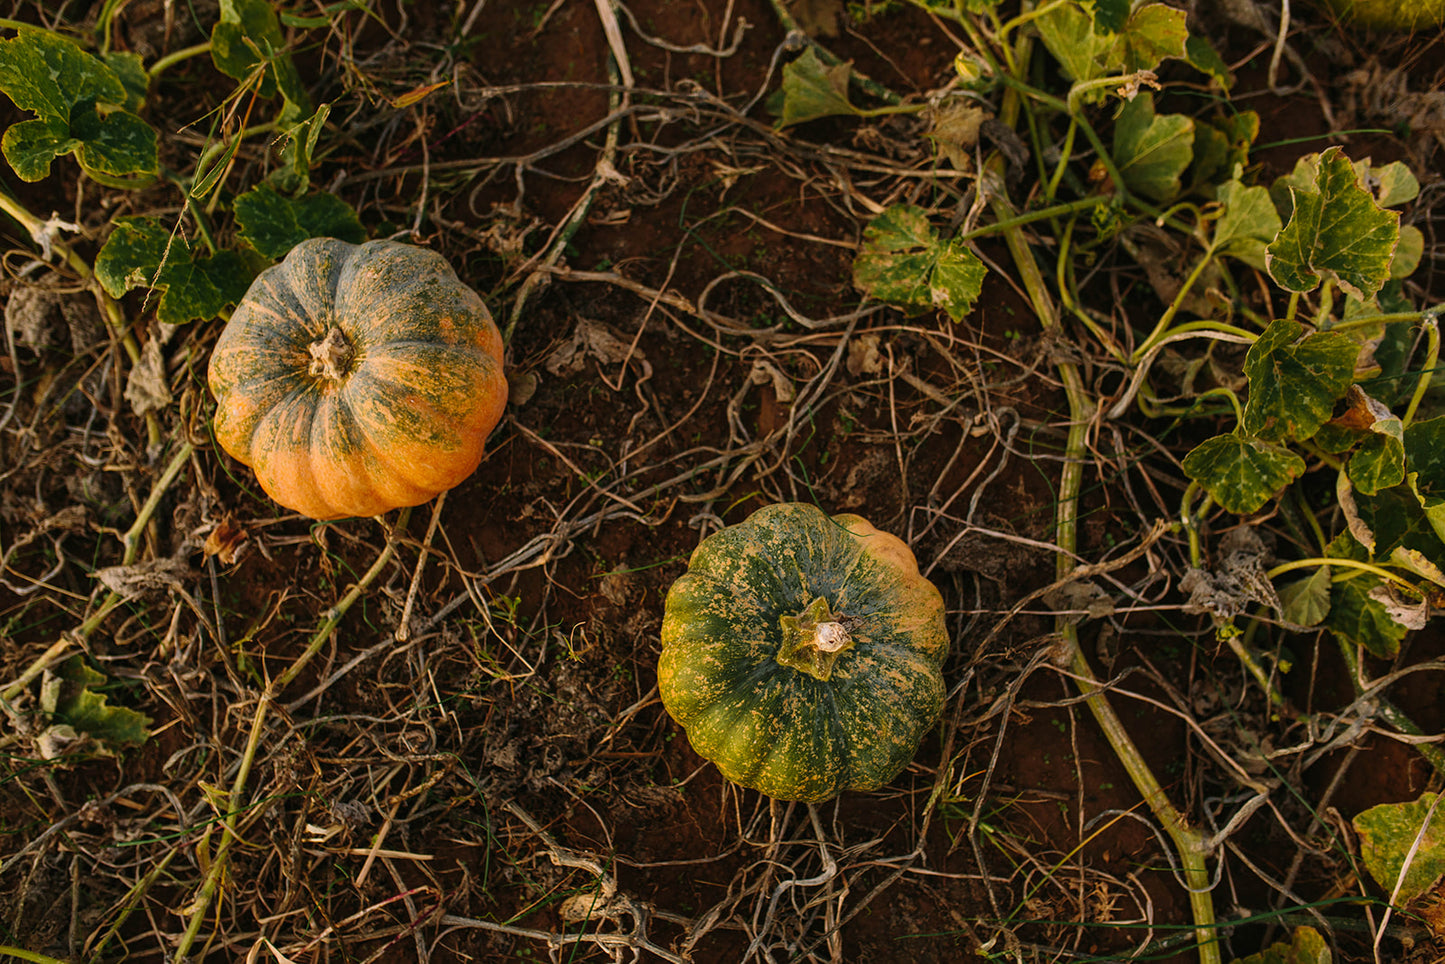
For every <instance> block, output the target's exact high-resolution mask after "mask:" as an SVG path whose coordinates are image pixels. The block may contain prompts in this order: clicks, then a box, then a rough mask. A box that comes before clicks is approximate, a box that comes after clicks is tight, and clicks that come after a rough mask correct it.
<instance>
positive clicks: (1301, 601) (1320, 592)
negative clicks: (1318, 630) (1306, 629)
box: [1279, 566, 1330, 626]
mask: <svg viewBox="0 0 1445 964" xmlns="http://www.w3.org/2000/svg"><path fill="white" fill-rule="evenodd" d="M1279 603H1280V611H1279V614H1280V615H1281V616H1283V617H1284V618H1285V619H1287V620H1289V621H1290V622H1292V623H1294V624H1295V625H1297V626H1318V625H1319V624H1320V623H1322V622H1324V619H1325V617H1326V616H1328V615H1329V614H1330V567H1329V566H1320V567H1319V568H1318V569H1316V570H1315V571H1314V572H1313V573H1311V574H1310V575H1308V576H1306V577H1304V578H1303V579H1297V580H1295V581H1294V582H1290V583H1286V584H1285V585H1283V586H1281V587H1280V588H1279Z"/></svg>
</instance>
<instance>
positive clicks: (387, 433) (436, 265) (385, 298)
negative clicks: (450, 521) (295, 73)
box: [209, 238, 507, 519]
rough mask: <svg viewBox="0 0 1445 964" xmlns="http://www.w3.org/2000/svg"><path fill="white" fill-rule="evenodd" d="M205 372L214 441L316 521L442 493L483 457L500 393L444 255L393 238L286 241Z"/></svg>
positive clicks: (486, 324) (495, 363)
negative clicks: (319, 362)
mask: <svg viewBox="0 0 1445 964" xmlns="http://www.w3.org/2000/svg"><path fill="white" fill-rule="evenodd" d="M333 328H336V329H339V330H340V332H341V335H342V336H344V338H345V341H346V342H347V343H349V346H350V349H351V355H350V358H349V359H348V360H347V361H346V362H345V364H344V365H343V366H342V368H341V370H340V372H339V374H340V377H337V378H332V377H328V376H327V375H325V374H317V373H315V372H314V370H313V369H314V360H313V351H312V348H311V346H312V345H317V344H319V343H320V342H322V341H323V340H324V339H325V338H326V336H327V334H328V332H330V331H331V330H332V329H333ZM333 337H335V336H333ZM209 381H210V386H211V392H212V394H214V395H215V396H216V416H215V433H216V440H217V441H218V442H219V443H220V444H221V447H222V448H224V449H225V450H226V451H227V452H229V453H230V454H231V455H232V456H234V457H235V458H237V459H239V460H240V461H241V462H244V463H245V464H246V465H249V466H250V467H251V468H252V469H254V470H255V472H256V478H257V479H258V480H259V481H260V483H261V487H262V488H264V489H265V490H266V493H267V494H268V495H270V496H271V498H273V499H275V500H276V501H277V502H279V503H280V504H281V505H283V506H286V507H287V508H288V509H293V510H295V511H297V512H301V513H304V514H305V515H308V516H311V517H312V518H316V519H338V518H344V517H347V516H370V515H377V514H378V513H382V512H386V511H389V510H391V509H395V508H399V507H401V506H409V505H418V504H420V503H422V502H425V501H426V500H428V499H430V498H432V497H434V496H436V495H438V494H440V493H442V492H445V491H446V490H448V489H450V488H452V487H453V486H455V485H456V484H457V483H459V482H461V481H462V480H463V479H465V478H466V477H467V476H469V475H471V474H472V472H474V471H475V470H476V468H477V465H478V464H479V463H480V462H481V460H482V447H483V443H484V442H485V441H486V438H487V435H488V434H489V433H490V432H491V431H492V429H493V428H495V427H496V425H497V422H498V421H500V420H501V417H502V409H503V406H504V405H505V404H506V399H507V383H506V379H505V378H504V377H503V375H502V338H501V334H500V333H499V332H498V331H497V326H496V325H495V324H494V323H493V322H492V317H491V314H490V313H489V312H488V311H487V307H486V305H484V304H483V303H482V300H481V298H479V297H478V296H477V294H476V292H474V291H472V290H471V289H470V288H468V287H467V286H466V285H464V284H462V283H461V281H459V280H458V279H457V276H456V274H455V273H454V272H453V271H452V269H451V266H450V265H448V264H447V262H446V260H445V259H444V258H442V256H441V255H439V254H437V253H436V252H434V251H429V250H427V249H425V248H418V247H415V246H413V245H408V244H400V243H397V242H394V241H368V242H366V243H365V244H361V245H353V244H348V243H347V242H345V241H338V240H335V239H332V238H313V239H311V240H309V241H303V242H302V243H301V244H298V245H297V246H296V247H295V248H294V249H292V251H291V253H290V254H288V255H287V256H286V258H285V260H283V261H282V262H281V263H280V264H277V265H274V266H273V267H270V268H267V269H266V270H265V271H263V272H261V274H260V275H259V276H257V278H256V280H255V281H254V282H252V284H251V287H250V290H249V291H247V293H246V297H245V298H244V299H243V300H242V301H241V304H240V305H238V306H237V308H236V311H235V314H233V315H232V316H231V320H230V321H229V322H228V323H227V325H226V327H225V329H224V330H223V331H222V332H221V337H220V338H219V339H218V340H217V342H216V347H215V350H214V352H213V353H212V355H211V363H210V372H209Z"/></svg>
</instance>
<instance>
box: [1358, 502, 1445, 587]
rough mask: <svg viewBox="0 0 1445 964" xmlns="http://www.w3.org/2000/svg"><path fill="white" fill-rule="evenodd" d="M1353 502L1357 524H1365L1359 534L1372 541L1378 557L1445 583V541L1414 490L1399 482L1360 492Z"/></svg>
mask: <svg viewBox="0 0 1445 964" xmlns="http://www.w3.org/2000/svg"><path fill="white" fill-rule="evenodd" d="M1354 503H1355V508H1354V514H1355V519H1354V520H1353V521H1354V524H1355V526H1356V528H1359V527H1363V531H1362V532H1357V533H1356V535H1357V536H1360V535H1365V536H1367V537H1368V541H1369V542H1372V543H1373V545H1370V546H1369V548H1370V551H1371V552H1372V553H1373V556H1374V558H1375V559H1387V560H1389V561H1390V562H1391V563H1393V564H1395V565H1397V566H1401V567H1403V568H1406V569H1409V570H1410V571H1412V572H1416V573H1419V574H1420V575H1422V576H1424V577H1425V578H1427V579H1430V580H1431V581H1433V582H1437V583H1440V584H1442V585H1445V544H1442V543H1441V541H1440V537H1439V536H1438V535H1437V534H1436V531H1435V526H1434V524H1433V523H1432V521H1431V519H1430V513H1428V512H1427V511H1426V510H1425V508H1424V507H1423V506H1422V505H1421V504H1420V500H1419V499H1418V498H1417V497H1416V496H1415V494H1414V493H1413V492H1409V491H1406V487H1405V486H1396V487H1392V488H1388V489H1381V490H1380V491H1379V492H1376V493H1375V494H1374V495H1371V496H1366V495H1363V494H1361V495H1360V496H1357V497H1355V499H1354ZM1361 541H1362V542H1365V541H1367V540H1366V539H1361Z"/></svg>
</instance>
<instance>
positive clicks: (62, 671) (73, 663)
mask: <svg viewBox="0 0 1445 964" xmlns="http://www.w3.org/2000/svg"><path fill="white" fill-rule="evenodd" d="M55 675H56V677H58V679H59V683H60V686H59V692H58V693H57V694H54V700H55V701H54V705H53V708H51V709H50V712H51V715H52V716H53V717H54V718H55V719H56V720H57V721H58V722H60V723H63V724H66V725H68V726H70V727H71V728H73V729H75V730H76V731H78V732H81V733H85V734H87V735H88V736H90V737H92V738H94V739H96V740H98V741H100V743H101V744H103V745H105V746H107V747H120V746H137V745H139V744H142V743H144V742H145V741H146V740H148V739H149V738H150V731H149V730H148V729H147V727H148V726H150V723H151V719H150V717H148V716H146V715H145V714H144V713H139V712H137V711H135V710H132V709H129V708H127V707H124V706H111V705H110V702H109V700H108V699H107V698H106V696H105V695H104V694H103V693H97V692H96V691H95V687H98V686H101V685H103V684H105V683H106V682H108V681H107V680H106V678H105V676H104V675H103V674H102V673H99V672H97V671H96V670H94V669H92V668H91V667H90V666H89V665H88V664H87V663H86V662H85V657H83V656H78V655H77V656H72V657H70V658H69V659H68V660H66V661H65V662H64V663H62V664H61V665H60V668H59V670H58V671H57V672H56V674H55Z"/></svg>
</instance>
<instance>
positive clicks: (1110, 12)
mask: <svg viewBox="0 0 1445 964" xmlns="http://www.w3.org/2000/svg"><path fill="white" fill-rule="evenodd" d="M1121 6H1123V7H1124V9H1123V10H1122V12H1123V13H1127V14H1128V16H1127V18H1126V19H1124V20H1123V21H1122V23H1121V22H1120V20H1119V13H1120V12H1121V11H1120V7H1121ZM1092 8H1093V15H1092V16H1091V15H1090V13H1089V12H1087V11H1085V10H1084V9H1083V8H1082V7H1080V6H1078V5H1077V4H1073V3H1065V4H1060V5H1059V6H1056V7H1052V8H1051V9H1049V10H1048V12H1047V13H1044V14H1043V15H1042V16H1040V17H1038V18H1036V19H1035V20H1034V26H1035V27H1036V28H1037V29H1038V32H1039V37H1040V38H1041V39H1042V40H1043V42H1044V46H1045V47H1047V48H1048V51H1049V53H1051V54H1053V56H1054V58H1055V59H1056V60H1058V62H1059V65H1060V66H1061V67H1062V68H1063V70H1064V75H1065V76H1067V77H1068V78H1069V79H1070V80H1072V81H1074V82H1075V83H1078V82H1080V81H1088V80H1097V79H1099V78H1101V77H1107V76H1109V75H1111V74H1120V73H1133V72H1135V71H1139V70H1153V69H1154V68H1156V67H1158V66H1159V64H1160V62H1162V61H1163V60H1164V59H1165V58H1168V57H1174V58H1183V57H1185V56H1186V43H1187V41H1188V38H1189V31H1188V30H1187V29H1186V27H1185V24H1184V21H1185V15H1184V11H1183V10H1176V9H1174V8H1173V7H1170V6H1168V5H1166V4H1163V3H1146V4H1144V5H1143V6H1140V7H1137V8H1135V9H1134V11H1133V12H1132V13H1129V12H1128V10H1127V5H1121V4H1115V3H1114V2H1112V0H1109V2H1107V3H1106V2H1103V0H1100V2H1098V3H1096V4H1093V5H1092ZM1101 16H1102V18H1103V19H1102V20H1101V19H1100V17H1101ZM1114 24H1118V26H1117V27H1115V26H1112V25H1114ZM1103 97H1104V91H1103V90H1098V91H1090V92H1089V93H1087V94H1085V95H1084V99H1085V100H1086V101H1089V102H1093V103H1097V102H1098V101H1100V100H1102V99H1103Z"/></svg>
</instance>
